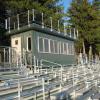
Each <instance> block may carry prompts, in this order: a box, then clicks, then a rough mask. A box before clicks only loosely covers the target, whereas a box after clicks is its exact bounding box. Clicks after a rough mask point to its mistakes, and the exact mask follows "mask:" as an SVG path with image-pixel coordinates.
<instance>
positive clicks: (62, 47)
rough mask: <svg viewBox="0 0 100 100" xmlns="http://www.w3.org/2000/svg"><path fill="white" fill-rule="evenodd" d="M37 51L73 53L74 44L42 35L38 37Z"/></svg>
mask: <svg viewBox="0 0 100 100" xmlns="http://www.w3.org/2000/svg"><path fill="white" fill-rule="evenodd" d="M38 52H41V53H53V54H64V55H73V54H74V45H73V44H72V43H66V42H61V41H57V40H52V39H48V38H44V37H38Z"/></svg>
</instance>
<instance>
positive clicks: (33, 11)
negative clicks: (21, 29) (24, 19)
mask: <svg viewBox="0 0 100 100" xmlns="http://www.w3.org/2000/svg"><path fill="white" fill-rule="evenodd" d="M32 13H33V21H34V20H35V16H34V9H32Z"/></svg>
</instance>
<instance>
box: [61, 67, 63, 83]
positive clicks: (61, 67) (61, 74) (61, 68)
mask: <svg viewBox="0 0 100 100" xmlns="http://www.w3.org/2000/svg"><path fill="white" fill-rule="evenodd" d="M62 77H63V73H62V66H61V83H62V80H63V79H62Z"/></svg>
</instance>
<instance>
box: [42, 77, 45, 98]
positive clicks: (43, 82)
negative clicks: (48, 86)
mask: <svg viewBox="0 0 100 100" xmlns="http://www.w3.org/2000/svg"><path fill="white" fill-rule="evenodd" d="M42 88H43V100H45V81H44V78H42Z"/></svg>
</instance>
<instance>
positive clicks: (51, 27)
mask: <svg viewBox="0 0 100 100" xmlns="http://www.w3.org/2000/svg"><path fill="white" fill-rule="evenodd" d="M50 22H51V31H52V17H50Z"/></svg>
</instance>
